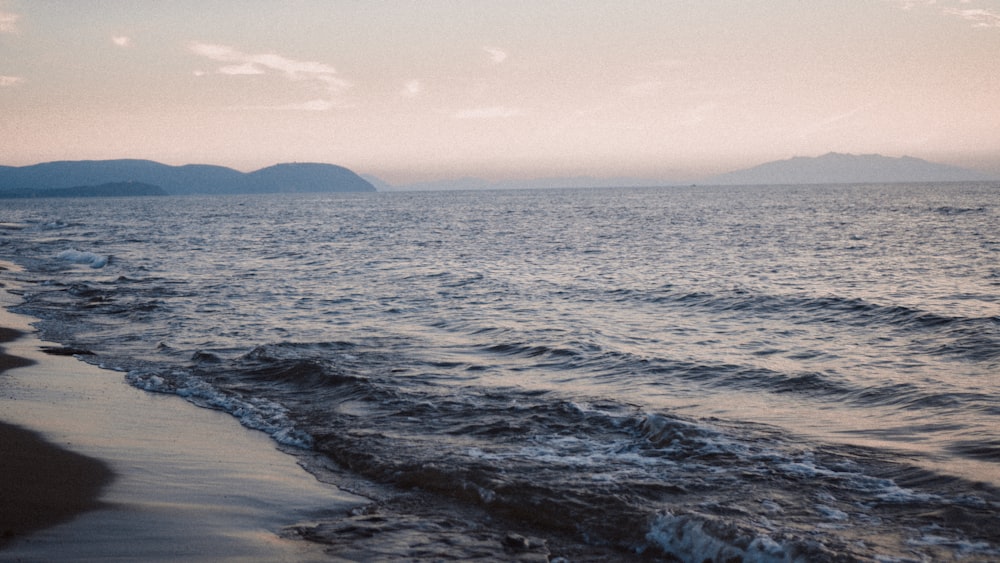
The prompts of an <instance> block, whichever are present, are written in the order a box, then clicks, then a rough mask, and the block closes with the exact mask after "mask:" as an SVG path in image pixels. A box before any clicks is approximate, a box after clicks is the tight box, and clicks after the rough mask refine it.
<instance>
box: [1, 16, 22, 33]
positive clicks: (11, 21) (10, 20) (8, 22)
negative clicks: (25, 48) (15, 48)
mask: <svg viewBox="0 0 1000 563" xmlns="http://www.w3.org/2000/svg"><path fill="white" fill-rule="evenodd" d="M19 19H21V16H20V15H19V14H12V13H10V12H0V33H17V20H19Z"/></svg>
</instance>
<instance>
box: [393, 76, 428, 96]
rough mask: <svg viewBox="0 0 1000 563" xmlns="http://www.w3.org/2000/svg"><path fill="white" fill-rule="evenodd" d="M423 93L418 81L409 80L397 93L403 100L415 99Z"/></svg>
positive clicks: (422, 86)
mask: <svg viewBox="0 0 1000 563" xmlns="http://www.w3.org/2000/svg"><path fill="white" fill-rule="evenodd" d="M423 91H424V85H423V84H421V83H420V81H419V80H411V81H409V82H407V83H406V84H404V85H403V90H402V91H401V92H400V93H399V94H400V95H401V96H403V97H405V98H415V97H417V96H419V95H420V94H421V93H422V92H423Z"/></svg>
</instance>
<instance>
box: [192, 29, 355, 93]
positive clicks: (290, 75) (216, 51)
mask: <svg viewBox="0 0 1000 563" xmlns="http://www.w3.org/2000/svg"><path fill="white" fill-rule="evenodd" d="M189 48H190V50H191V52H192V53H194V54H196V55H200V56H202V57H205V58H207V59H210V60H213V61H216V62H220V63H229V64H226V65H223V66H221V67H219V69H218V71H217V72H219V73H220V74H227V75H230V76H235V75H251V74H269V73H277V74H279V75H282V76H284V77H285V78H286V79H288V80H293V81H297V82H313V83H315V84H318V85H320V86H322V87H323V88H324V89H326V90H327V91H328V92H330V93H331V94H339V93H341V92H343V91H344V90H347V89H348V88H350V87H351V86H352V84H351V83H350V82H349V81H347V80H344V79H343V78H341V77H340V76H338V74H337V70H336V69H335V68H333V67H332V66H330V65H328V64H326V63H321V62H316V61H297V60H295V59H289V58H287V57H284V56H281V55H278V54H275V53H257V54H251V53H244V52H242V51H240V50H238V49H235V48H233V47H230V46H228V45H219V44H214V43H202V42H198V41H196V42H194V43H191V44H190V46H189Z"/></svg>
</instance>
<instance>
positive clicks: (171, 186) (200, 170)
mask: <svg viewBox="0 0 1000 563" xmlns="http://www.w3.org/2000/svg"><path fill="white" fill-rule="evenodd" d="M123 182H139V183H143V184H151V185H155V186H160V187H162V188H163V190H164V191H165V192H166V193H167V194H170V195H191V194H246V193H290V192H372V191H375V188H374V187H373V186H372V185H371V184H370V183H369V182H367V181H366V180H364V179H363V178H361V177H360V176H358V175H357V174H355V173H354V172H351V171H350V170H348V169H347V168H344V167H342V166H335V165H332V164H315V163H294V164H278V165H275V166H270V167H268V168H263V169H261V170H257V171H256V172H250V173H243V172H240V171H238V170H233V169H232V168H226V167H223V166H211V165H205V164H188V165H185V166H169V165H166V164H161V163H159V162H153V161H151V160H83V161H58V162H45V163H42V164H35V165H31V166H20V167H14V166H0V191H6V192H19V191H39V190H49V189H62V188H73V187H78V186H97V185H102V184H110V183H123Z"/></svg>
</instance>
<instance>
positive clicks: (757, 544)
mask: <svg viewBox="0 0 1000 563" xmlns="http://www.w3.org/2000/svg"><path fill="white" fill-rule="evenodd" d="M715 528H718V529H715ZM646 539H647V540H649V541H650V542H652V543H654V544H655V545H657V546H658V547H660V548H661V549H663V551H665V552H667V553H669V554H670V555H673V556H674V557H677V558H678V559H680V560H681V561H712V562H715V561H744V562H745V563H779V562H797V561H803V562H804V561H805V559H803V558H802V557H800V556H797V555H796V554H794V553H792V552H791V551H790V550H789V549H787V548H786V547H785V546H783V545H782V544H780V543H778V542H776V541H774V540H773V539H771V537H770V536H768V535H766V534H763V535H756V536H753V537H751V536H750V535H748V534H745V533H742V532H740V531H738V530H736V529H734V528H732V527H731V526H712V522H711V521H710V520H705V519H703V518H699V517H694V516H688V515H674V514H671V513H669V512H667V513H664V514H661V515H659V516H658V517H657V518H656V519H655V520H654V521H653V524H652V526H651V527H650V530H649V532H648V533H647V534H646Z"/></svg>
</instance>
